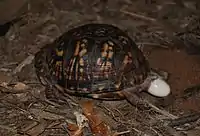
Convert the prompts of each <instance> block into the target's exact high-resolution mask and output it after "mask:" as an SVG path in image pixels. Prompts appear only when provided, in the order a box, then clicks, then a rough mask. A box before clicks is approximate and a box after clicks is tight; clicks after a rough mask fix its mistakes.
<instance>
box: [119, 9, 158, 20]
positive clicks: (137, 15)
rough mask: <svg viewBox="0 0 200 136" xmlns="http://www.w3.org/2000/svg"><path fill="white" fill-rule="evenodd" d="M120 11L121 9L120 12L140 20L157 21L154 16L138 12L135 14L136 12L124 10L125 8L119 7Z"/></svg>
mask: <svg viewBox="0 0 200 136" xmlns="http://www.w3.org/2000/svg"><path fill="white" fill-rule="evenodd" d="M120 11H121V12H122V13H124V14H127V15H130V16H133V17H136V18H139V19H142V20H146V21H151V22H156V21H157V20H156V19H154V18H151V17H146V16H143V15H139V14H136V13H132V12H129V11H126V10H123V9H121V10H120Z"/></svg>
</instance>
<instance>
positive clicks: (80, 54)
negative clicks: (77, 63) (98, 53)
mask: <svg viewBox="0 0 200 136" xmlns="http://www.w3.org/2000/svg"><path fill="white" fill-rule="evenodd" d="M86 52H87V50H86V49H83V50H81V51H80V52H79V56H80V57H82V56H83V55H84V54H85V53H86Z"/></svg>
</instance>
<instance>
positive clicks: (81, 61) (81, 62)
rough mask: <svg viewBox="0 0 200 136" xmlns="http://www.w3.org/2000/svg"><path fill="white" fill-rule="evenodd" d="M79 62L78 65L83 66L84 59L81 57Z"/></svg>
mask: <svg viewBox="0 0 200 136" xmlns="http://www.w3.org/2000/svg"><path fill="white" fill-rule="evenodd" d="M79 64H80V66H84V60H83V58H80V60H79Z"/></svg>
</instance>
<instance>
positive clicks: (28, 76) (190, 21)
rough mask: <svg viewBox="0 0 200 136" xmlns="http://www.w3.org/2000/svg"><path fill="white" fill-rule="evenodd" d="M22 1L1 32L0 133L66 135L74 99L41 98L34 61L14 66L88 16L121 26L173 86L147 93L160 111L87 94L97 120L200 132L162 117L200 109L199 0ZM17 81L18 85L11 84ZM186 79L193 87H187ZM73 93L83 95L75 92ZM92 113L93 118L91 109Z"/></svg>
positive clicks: (140, 128) (120, 127)
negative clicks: (159, 93)
mask: <svg viewBox="0 0 200 136" xmlns="http://www.w3.org/2000/svg"><path fill="white" fill-rule="evenodd" d="M27 4H28V7H27V8H25V9H28V11H26V13H25V14H23V15H22V20H20V21H18V22H16V23H15V24H14V25H13V26H12V27H11V28H10V30H9V32H8V33H7V34H6V35H5V36H4V37H0V85H1V86H0V120H1V122H0V132H1V134H2V135H3V136H4V135H5V136H7V135H16V136H18V135H19V136H20V135H31V136H36V135H42V136H43V135H44V136H46V135H68V132H67V127H69V126H70V125H69V122H73V123H74V122H76V121H75V119H76V117H75V116H74V114H73V112H74V111H79V110H80V107H78V106H77V105H76V106H74V105H73V104H72V105H68V104H69V103H72V102H71V101H70V102H69V100H67V101H68V102H69V103H67V104H66V103H65V105H64V106H63V105H62V106H58V105H56V104H55V103H51V102H49V101H48V100H46V99H45V96H44V87H43V86H42V85H41V84H40V83H39V81H38V79H37V77H36V74H35V68H34V65H33V61H31V62H30V64H27V65H24V67H23V68H22V69H21V70H19V72H18V73H16V74H14V73H13V71H14V70H16V68H17V66H19V64H21V63H22V62H23V60H25V59H27V58H28V56H31V55H34V54H35V53H36V52H37V51H38V50H39V49H40V48H41V47H43V46H44V45H45V44H47V43H51V42H52V41H53V40H54V39H55V38H56V37H58V36H59V35H61V34H62V33H64V32H65V31H67V30H68V29H70V28H72V27H74V26H77V25H80V24H85V23H88V22H100V23H102V22H103V23H109V24H114V25H117V26H118V27H119V28H121V29H123V30H125V31H126V32H127V33H128V34H129V35H130V37H131V38H132V39H133V40H134V41H135V42H136V43H137V45H138V46H139V47H141V49H142V50H143V51H144V54H145V56H146V57H147V59H148V61H149V63H150V65H151V67H152V68H156V69H157V68H158V69H160V70H164V71H166V72H168V73H169V79H168V80H167V81H168V83H169V85H170V87H171V90H172V94H170V96H169V97H166V98H155V97H152V96H149V95H148V94H145V95H146V96H147V99H149V100H150V101H152V103H153V104H154V105H155V106H157V108H158V109H160V110H162V111H163V110H164V113H163V112H162V113H160V114H159V113H158V111H157V112H156V110H155V109H154V108H152V107H149V106H148V105H145V104H138V105H136V106H133V105H130V104H129V103H128V102H127V101H117V102H101V101H95V100H94V101H93V100H92V102H94V103H95V104H96V105H95V108H96V109H97V113H98V114H100V115H101V118H102V119H101V120H103V121H105V122H106V123H107V124H108V126H109V127H110V128H111V130H112V131H114V132H124V134H122V136H135V135H141V136H144V135H149V136H157V135H159V136H168V135H173V136H183V135H184V136H196V135H198V134H199V133H200V130H199V127H196V126H194V127H191V129H190V130H185V131H177V129H176V128H171V127H166V126H164V125H163V124H162V122H165V121H166V120H164V119H165V118H167V119H172V118H173V117H174V116H179V117H181V116H182V115H187V114H191V113H197V112H199V110H200V105H199V102H200V87H199V88H198V87H195V86H196V85H200V52H199V51H198V50H200V46H199V43H200V41H199V39H198V38H199V34H200V33H199V24H200V23H199V22H200V19H199V17H198V16H199V8H198V7H199V5H200V3H199V2H198V1H195V0H193V1H186V0H183V1H173V0H169V1H162V0H158V1H150V0H149V1H146V0H133V1H131V0H125V1H121V0H117V1H106V0H103V1H102V0H96V1H90V0H87V1H85V3H84V2H81V1H80V0H72V1H68V2H66V1H64V0H35V1H29V2H27ZM8 6H9V5H8ZM12 6H13V5H12ZM23 8H24V7H23ZM170 8H172V9H173V10H171V9H170ZM23 13H24V12H23ZM8 15H9V14H8ZM12 15H14V14H13V13H12ZM8 18H9V17H8ZM0 20H1V19H0ZM194 52H195V53H194ZM18 82H21V83H23V87H22V88H21V89H18V90H15V89H14V86H15V84H16V83H18ZM24 85H25V86H24ZM189 87H193V88H192V89H189V92H187V91H186V90H188V88H189ZM74 100H75V102H77V101H78V102H81V100H80V99H79V98H74ZM79 100H80V101H79ZM84 100H85V99H84ZM70 106H71V107H70ZM72 107H73V108H72ZM77 109H78V110H77ZM166 112H168V113H167V115H166V114H165V113H166ZM169 114H170V115H169ZM172 116H173V117H172ZM90 118H97V116H96V112H95V117H90ZM173 119H174V118H173ZM99 120H100V119H99ZM155 122H156V123H158V124H156V123H155ZM93 123H94V122H93ZM165 123H167V121H166V122H165ZM197 123H198V122H197ZM75 124H76V123H75ZM194 124H195V123H193V125H194ZM190 125H191V124H190ZM76 127H77V126H76ZM179 127H180V126H179ZM102 129H104V131H106V128H102ZM100 130H101V129H100ZM107 131H108V130H107ZM70 136H71V135H70Z"/></svg>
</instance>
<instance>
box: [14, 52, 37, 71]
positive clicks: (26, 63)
mask: <svg viewBox="0 0 200 136" xmlns="http://www.w3.org/2000/svg"><path fill="white" fill-rule="evenodd" d="M34 58H35V57H34V56H33V55H30V56H28V57H27V58H26V59H25V60H23V61H22V62H21V63H20V64H19V65H18V66H17V67H16V68H15V69H14V70H13V72H12V73H13V74H16V73H18V72H20V71H21V70H22V68H23V67H25V66H26V65H28V64H31V63H32V61H33V59H34Z"/></svg>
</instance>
